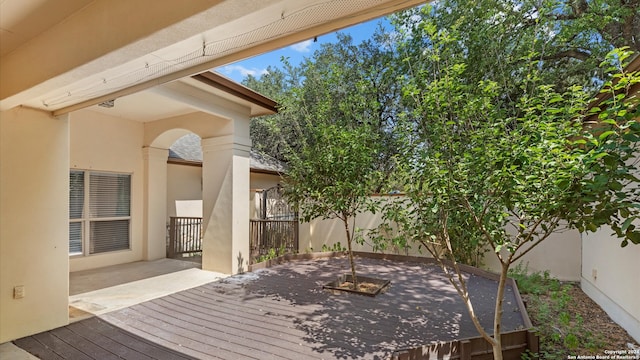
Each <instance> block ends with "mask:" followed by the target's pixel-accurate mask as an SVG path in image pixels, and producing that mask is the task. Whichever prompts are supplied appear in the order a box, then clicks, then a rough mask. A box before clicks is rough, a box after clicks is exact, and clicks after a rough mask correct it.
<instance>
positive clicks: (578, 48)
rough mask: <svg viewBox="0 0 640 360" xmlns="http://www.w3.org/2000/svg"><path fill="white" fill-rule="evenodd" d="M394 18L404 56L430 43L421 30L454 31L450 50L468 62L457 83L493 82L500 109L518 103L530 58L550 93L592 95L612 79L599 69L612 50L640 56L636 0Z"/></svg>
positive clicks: (478, 7) (436, 10)
mask: <svg viewBox="0 0 640 360" xmlns="http://www.w3.org/2000/svg"><path fill="white" fill-rule="evenodd" d="M394 19H395V20H394V22H395V24H396V28H397V29H398V30H399V31H405V32H408V33H409V34H410V35H411V37H410V38H408V39H407V40H406V41H408V42H409V43H410V44H411V46H409V47H406V48H405V50H404V51H405V52H406V53H407V55H410V56H412V57H414V58H418V57H419V56H420V52H421V51H422V49H424V48H425V47H429V46H430V44H429V42H430V41H431V39H430V38H429V37H425V36H423V31H422V29H421V28H420V25H419V24H424V23H425V22H430V23H432V24H434V25H435V26H436V27H437V28H438V29H441V30H445V31H449V32H456V33H457V34H458V36H457V43H456V44H451V46H455V48H456V49H457V52H458V53H459V54H460V56H464V57H465V58H466V59H467V63H468V64H473V66H468V67H467V68H466V69H465V70H464V72H463V73H462V74H460V77H461V79H464V80H465V81H469V82H470V83H477V82H478V81H481V80H490V81H494V82H497V83H498V84H499V85H500V88H501V94H500V96H501V98H502V99H501V100H502V101H503V102H505V103H506V102H508V101H511V100H513V101H517V100H518V98H519V97H520V95H519V94H520V92H521V91H522V89H520V88H519V87H518V84H519V83H521V81H522V80H524V79H523V77H525V76H526V75H527V74H528V67H529V65H530V61H529V59H533V60H536V66H538V67H539V68H540V69H541V70H543V71H542V72H541V73H540V74H539V76H541V77H542V78H541V79H540V80H541V82H542V83H544V84H549V85H553V86H554V89H555V91H558V92H564V91H567V90H568V89H569V87H571V86H573V85H576V84H577V85H582V86H585V87H589V88H590V89H592V90H594V91H597V89H598V88H599V87H600V86H601V85H602V82H603V81H604V80H605V79H606V78H607V76H609V75H610V74H607V73H606V72H605V71H604V70H605V69H602V68H600V67H599V66H598V65H599V64H600V63H601V62H602V61H604V60H605V56H606V55H607V53H608V52H609V51H611V50H612V49H613V48H614V47H623V46H628V47H630V49H631V50H632V51H636V52H637V51H640V40H639V38H638V36H637V34H640V1H637V0H632V1H619V0H602V1H592V0H575V1H574V0H551V1H538V0H535V1H533V0H516V1H514V0H480V1H472V2H470V1H460V0H438V1H437V2H434V3H433V6H425V7H423V8H414V9H412V10H409V11H407V12H405V13H400V14H398V15H396V16H394ZM514 80H516V81H514ZM508 108H510V109H513V107H508Z"/></svg>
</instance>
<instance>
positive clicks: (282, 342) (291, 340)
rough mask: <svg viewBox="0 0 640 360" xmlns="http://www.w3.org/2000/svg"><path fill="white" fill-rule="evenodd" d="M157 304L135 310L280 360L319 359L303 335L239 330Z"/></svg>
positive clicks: (246, 327)
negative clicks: (269, 354) (304, 340)
mask: <svg viewBox="0 0 640 360" xmlns="http://www.w3.org/2000/svg"><path fill="white" fill-rule="evenodd" d="M155 303H156V302H155V301H154V302H152V303H145V304H143V306H138V307H135V310H136V311H139V312H140V313H141V314H142V315H144V316H146V317H147V318H151V317H153V318H156V319H157V320H159V321H163V322H167V323H168V324H171V325H173V326H177V327H180V328H184V329H189V330H193V331H194V332H196V333H199V334H202V335H204V336H205V337H207V338H214V337H217V338H220V339H222V340H224V341H227V342H229V343H235V344H238V345H243V346H245V347H247V348H250V349H254V350H257V351H263V352H267V353H271V354H273V355H276V356H278V357H279V358H283V359H294V360H295V359H300V358H315V357H317V354H314V353H313V352H312V351H311V350H310V349H309V347H308V346H305V345H304V342H302V343H301V340H300V339H301V335H303V333H300V334H298V336H291V335H287V334H283V333H282V331H280V330H282V329H283V328H282V327H276V328H270V329H267V328H256V327H254V326H251V325H248V324H246V323H245V324H240V326H238V325H236V324H234V323H233V322H231V321H220V319H218V318H216V317H215V316H205V315H206V314H196V315H197V316H192V315H189V314H188V313H182V312H178V311H175V310H172V309H168V308H164V307H160V306H158V305H157V304H155ZM157 314H162V316H159V317H156V316H155V315H157ZM205 317H206V318H205ZM263 321H264V320H263ZM289 326H293V324H292V323H291V324H289ZM283 335H284V336H283Z"/></svg>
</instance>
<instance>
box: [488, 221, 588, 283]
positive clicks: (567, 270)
mask: <svg viewBox="0 0 640 360" xmlns="http://www.w3.org/2000/svg"><path fill="white" fill-rule="evenodd" d="M581 260H582V244H581V240H580V233H579V232H578V231H577V230H566V231H562V232H559V233H554V234H552V235H551V236H549V238H547V239H546V240H544V241H542V242H541V243H540V244H538V245H537V246H536V247H535V248H533V249H532V250H531V251H530V252H529V253H527V254H526V255H525V256H523V257H522V259H520V260H519V261H518V262H516V264H514V265H512V268H513V267H515V266H516V265H517V264H519V263H521V265H522V266H523V267H524V266H526V268H527V269H528V271H529V272H536V271H540V272H544V271H549V273H550V274H551V275H552V276H553V277H555V278H558V279H559V280H562V281H580V264H581ZM483 267H484V268H485V269H487V270H489V271H493V272H499V271H500V262H499V261H498V258H497V257H496V256H495V254H492V253H491V252H487V253H486V254H485V256H484V260H483Z"/></svg>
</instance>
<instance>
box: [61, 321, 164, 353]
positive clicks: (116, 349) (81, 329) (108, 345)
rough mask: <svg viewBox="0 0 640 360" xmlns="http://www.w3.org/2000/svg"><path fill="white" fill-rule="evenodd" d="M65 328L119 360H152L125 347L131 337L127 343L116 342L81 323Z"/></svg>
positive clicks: (88, 324)
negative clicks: (107, 350) (119, 359)
mask: <svg viewBox="0 0 640 360" xmlns="http://www.w3.org/2000/svg"><path fill="white" fill-rule="evenodd" d="M67 328H69V330H71V331H73V332H75V333H78V334H82V336H84V337H85V338H86V339H87V340H89V341H92V342H93V343H95V344H97V345H98V346H101V347H103V348H105V349H109V350H110V351H111V352H113V354H115V355H116V356H118V357H119V358H121V359H126V360H153V358H152V357H149V356H147V355H146V354H144V353H141V352H139V351H136V350H135V349H132V348H130V347H129V346H127V344H129V343H130V342H131V341H133V338H132V337H128V338H127V340H128V341H124V342H117V341H114V340H113V339H112V338H111V337H109V336H108V334H107V333H105V332H103V331H96V329H95V327H93V326H91V325H90V323H88V322H82V321H80V322H76V323H73V324H70V325H69V326H67Z"/></svg>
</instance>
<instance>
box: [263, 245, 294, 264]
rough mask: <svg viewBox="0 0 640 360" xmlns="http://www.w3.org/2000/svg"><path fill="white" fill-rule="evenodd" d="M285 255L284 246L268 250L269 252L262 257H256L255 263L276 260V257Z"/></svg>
mask: <svg viewBox="0 0 640 360" xmlns="http://www.w3.org/2000/svg"><path fill="white" fill-rule="evenodd" d="M286 253H287V249H286V248H285V247H284V244H283V245H282V246H281V247H280V248H279V249H276V248H270V249H269V252H267V253H266V254H264V255H260V256H258V258H257V259H256V263H261V262H263V261H267V260H272V259H275V258H277V257H278V256H282V255H284V254H286Z"/></svg>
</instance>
